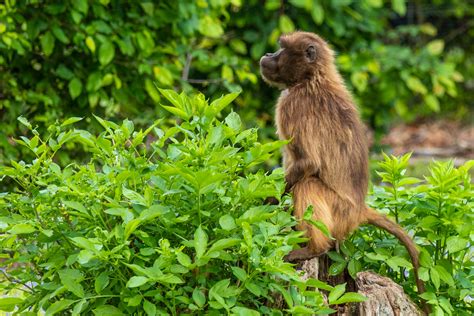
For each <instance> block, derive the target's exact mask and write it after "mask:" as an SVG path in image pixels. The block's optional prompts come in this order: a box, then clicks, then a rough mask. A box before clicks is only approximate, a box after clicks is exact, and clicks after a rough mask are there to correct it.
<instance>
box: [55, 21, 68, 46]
mask: <svg viewBox="0 0 474 316" xmlns="http://www.w3.org/2000/svg"><path fill="white" fill-rule="evenodd" d="M51 31H52V32H53V34H54V36H55V37H56V38H57V39H58V40H59V41H60V42H61V43H63V44H69V39H68V38H67V36H66V34H65V33H64V31H63V29H62V28H60V27H59V26H57V25H55V26H53V28H52V29H51Z"/></svg>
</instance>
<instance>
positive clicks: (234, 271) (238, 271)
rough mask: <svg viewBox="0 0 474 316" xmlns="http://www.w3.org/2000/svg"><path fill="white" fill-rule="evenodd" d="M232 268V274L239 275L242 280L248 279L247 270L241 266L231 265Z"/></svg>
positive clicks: (238, 277)
mask: <svg viewBox="0 0 474 316" xmlns="http://www.w3.org/2000/svg"><path fill="white" fill-rule="evenodd" d="M230 268H231V269H232V274H233V275H235V276H236V277H237V279H239V280H240V281H245V280H246V279H247V272H245V270H244V269H242V268H239V267H230Z"/></svg>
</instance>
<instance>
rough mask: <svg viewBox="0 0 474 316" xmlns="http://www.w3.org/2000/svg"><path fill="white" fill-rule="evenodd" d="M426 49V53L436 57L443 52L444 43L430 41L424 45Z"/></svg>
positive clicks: (441, 41) (438, 40) (440, 40)
mask: <svg viewBox="0 0 474 316" xmlns="http://www.w3.org/2000/svg"><path fill="white" fill-rule="evenodd" d="M426 49H427V50H428V52H430V54H431V55H433V56H438V55H439V54H441V53H442V52H443V49H444V41H443V40H442V39H437V40H434V41H431V42H429V43H428V44H427V45H426Z"/></svg>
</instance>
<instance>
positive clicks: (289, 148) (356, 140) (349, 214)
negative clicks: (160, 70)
mask: <svg viewBox="0 0 474 316" xmlns="http://www.w3.org/2000/svg"><path fill="white" fill-rule="evenodd" d="M279 45H280V49H279V50H278V51H276V52H275V53H266V54H265V55H264V56H262V58H261V59H260V72H261V75H262V78H263V80H264V81H265V82H266V83H268V84H269V85H271V86H275V87H277V88H278V89H280V90H282V92H281V94H280V97H279V99H278V101H277V105H276V110H275V122H276V129H277V134H278V137H279V138H280V139H282V140H289V143H288V144H286V145H285V146H284V149H283V167H284V170H285V181H286V188H285V191H286V192H291V193H292V195H293V204H294V215H295V217H296V218H297V219H298V224H297V229H298V230H301V231H305V232H306V235H307V237H308V238H309V241H308V245H307V246H306V247H303V248H300V249H295V250H292V251H291V252H290V253H289V254H288V255H287V257H286V258H285V259H286V260H287V261H290V262H294V261H299V260H307V259H310V258H313V257H316V256H319V255H321V254H323V253H325V252H327V251H328V250H330V249H331V248H332V247H333V246H334V243H335V241H342V240H344V239H345V237H346V236H347V235H348V234H349V233H351V232H352V231H353V230H355V229H356V228H357V227H358V226H360V225H362V224H367V223H368V224H372V225H375V226H377V227H379V228H382V229H384V230H386V231H388V232H389V233H391V234H393V235H394V236H395V237H397V238H398V239H399V240H400V242H401V243H403V244H404V246H405V247H406V249H407V250H408V253H409V255H410V257H411V260H412V263H413V267H414V276H415V280H416V284H417V287H418V292H419V293H420V294H421V293H423V292H424V291H425V288H424V283H423V281H422V280H420V279H419V277H418V269H419V252H418V250H417V248H416V245H415V243H414V241H413V240H412V239H411V238H410V236H409V235H408V234H407V233H406V232H405V231H404V230H403V229H402V228H401V227H400V226H399V225H398V224H396V223H395V222H393V221H391V220H390V219H388V218H387V217H385V216H384V215H382V214H380V213H378V212H377V211H375V210H373V209H371V208H369V207H368V206H367V205H366V204H365V197H366V195H367V188H368V182H369V171H368V161H369V158H368V145H367V139H366V136H365V129H364V125H363V123H362V122H361V119H360V118H359V113H358V109H357V107H356V105H355V102H354V101H353V98H352V95H351V93H350V92H349V90H348V89H347V88H346V86H345V84H344V81H343V79H342V77H341V75H340V74H339V72H338V70H337V68H336V65H335V61H334V52H333V50H332V49H331V48H330V47H329V45H328V44H327V43H326V42H325V41H324V40H323V39H322V38H321V37H320V36H318V35H316V34H314V33H309V32H300V31H298V32H293V33H289V34H284V35H282V36H281V37H280V39H279ZM309 206H312V207H313V219H315V220H319V221H321V222H322V223H324V224H325V225H326V226H327V228H328V230H329V232H330V234H331V236H332V237H333V239H331V238H329V237H328V236H326V235H325V234H324V233H323V232H321V231H320V230H319V229H317V228H315V227H313V226H312V225H311V224H309V223H306V222H304V221H303V220H302V219H303V214H304V212H305V211H306V210H307V208H308V207H309ZM334 240H335V241H334Z"/></svg>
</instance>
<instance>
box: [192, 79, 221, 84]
mask: <svg viewBox="0 0 474 316" xmlns="http://www.w3.org/2000/svg"><path fill="white" fill-rule="evenodd" d="M186 81H187V82H189V83H199V84H204V85H206V84H210V83H220V82H222V81H224V80H223V79H222V78H219V79H188V80H186Z"/></svg>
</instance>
